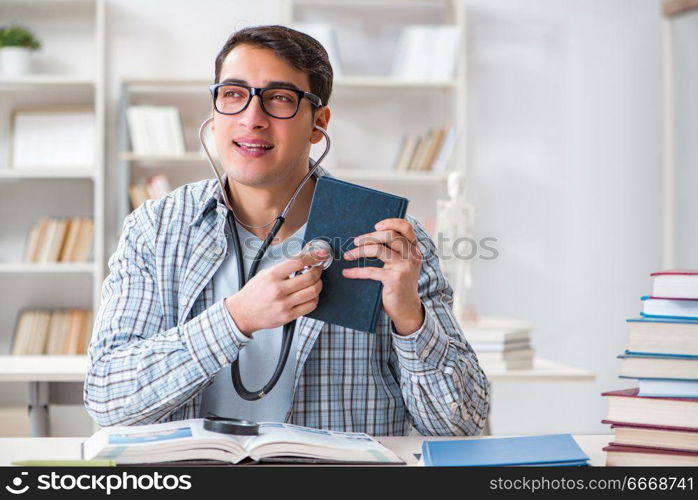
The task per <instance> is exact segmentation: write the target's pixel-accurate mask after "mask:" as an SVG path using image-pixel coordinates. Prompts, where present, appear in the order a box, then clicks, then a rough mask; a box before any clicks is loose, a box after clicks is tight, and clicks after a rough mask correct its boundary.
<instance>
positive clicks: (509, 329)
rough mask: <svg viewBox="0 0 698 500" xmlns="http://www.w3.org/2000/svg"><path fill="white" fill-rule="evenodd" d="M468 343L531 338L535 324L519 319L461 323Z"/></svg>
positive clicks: (490, 319)
mask: <svg viewBox="0 0 698 500" xmlns="http://www.w3.org/2000/svg"><path fill="white" fill-rule="evenodd" d="M461 328H462V330H463V334H464V336H465V338H466V339H467V340H468V342H475V343H477V342H504V341H509V342H514V341H524V340H528V339H529V338H530V332H531V330H533V324H531V323H529V322H527V321H521V320H517V319H507V318H497V317H481V318H479V319H478V320H477V321H463V322H461Z"/></svg>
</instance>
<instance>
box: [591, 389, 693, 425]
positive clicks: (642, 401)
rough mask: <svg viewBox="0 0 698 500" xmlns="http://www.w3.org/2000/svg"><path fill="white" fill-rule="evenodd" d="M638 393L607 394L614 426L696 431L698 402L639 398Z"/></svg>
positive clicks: (624, 391)
mask: <svg viewBox="0 0 698 500" xmlns="http://www.w3.org/2000/svg"><path fill="white" fill-rule="evenodd" d="M637 394H638V389H637V388H633V389H622V390H619V391H610V392H604V393H603V394H601V395H602V396H605V397H607V398H608V416H607V417H606V420H608V421H611V422H613V423H629V424H634V425H645V426H658V427H665V428H673V429H681V430H695V428H696V422H698V399H696V398H656V397H652V398H649V397H642V396H638V395H637Z"/></svg>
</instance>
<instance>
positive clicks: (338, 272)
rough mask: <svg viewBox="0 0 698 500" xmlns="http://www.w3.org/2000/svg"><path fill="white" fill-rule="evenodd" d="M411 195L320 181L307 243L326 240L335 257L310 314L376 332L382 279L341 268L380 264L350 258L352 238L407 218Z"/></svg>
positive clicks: (356, 328) (326, 272) (307, 234)
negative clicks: (356, 275) (355, 276)
mask: <svg viewBox="0 0 698 500" xmlns="http://www.w3.org/2000/svg"><path fill="white" fill-rule="evenodd" d="M407 203H408V201H407V199H405V198H401V197H400V196H395V195H392V194H389V193H384V192H382V191H377V190H375V189H369V188H367V187H364V186H359V185H356V184H352V183H350V182H345V181H341V180H339V179H335V178H333V177H328V176H323V177H320V178H319V179H318V180H317V183H316V185H315V193H314V194H313V201H312V203H311V205H310V215H309V217H308V225H307V226H306V230H305V238H304V239H305V242H308V241H310V240H312V239H315V238H321V239H323V240H325V241H327V242H328V243H329V244H330V246H331V247H332V253H333V256H334V259H333V262H332V265H331V266H330V267H329V268H327V269H325V270H324V271H323V272H322V292H320V300H319V302H318V306H317V308H315V310H314V311H313V312H311V313H310V314H308V315H307V316H308V317H309V318H314V319H317V320H320V321H324V322H326V323H332V324H334V325H340V326H344V327H346V328H353V329H355V330H361V331H365V332H375V331H376V326H377V323H378V317H379V316H380V312H381V306H382V302H381V293H382V290H383V285H382V283H380V282H379V281H374V280H364V279H351V278H345V277H344V276H343V275H342V270H343V269H346V268H349V267H356V266H362V267H366V266H376V267H382V266H383V262H381V261H380V260H378V259H368V258H361V259H357V260H351V261H347V260H344V259H343V257H342V256H343V254H344V252H346V251H347V250H351V249H352V248H355V246H356V245H354V238H355V237H357V236H359V235H362V234H366V233H371V232H373V231H375V230H376V229H375V225H376V223H378V222H379V221H381V220H383V219H388V218H395V217H398V218H404V217H405V213H406V212H407Z"/></svg>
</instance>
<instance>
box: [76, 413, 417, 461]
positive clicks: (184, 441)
mask: <svg viewBox="0 0 698 500" xmlns="http://www.w3.org/2000/svg"><path fill="white" fill-rule="evenodd" d="M83 454H84V459H86V460H95V459H103V458H109V459H112V460H115V461H116V463H117V464H138V463H142V464H144V463H163V462H182V461H186V462H190V461H192V462H194V461H199V462H201V461H204V462H213V461H215V462H228V463H234V464H236V463H239V462H241V461H243V460H245V459H251V460H254V461H259V462H329V463H355V464H403V463H404V462H403V461H402V460H401V459H400V458H399V457H398V456H397V455H395V453H393V452H392V451H391V450H389V449H387V448H386V447H385V446H383V445H382V444H380V443H379V442H378V441H376V440H375V439H373V438H372V437H371V436H369V435H367V434H363V433H358V432H337V431H327V430H321V429H312V428H309V427H301V426H298V425H292V424H285V423H274V422H260V423H259V435H257V436H238V435H232V434H222V433H218V432H212V431H207V430H206V429H204V427H203V419H200V418H198V419H190V420H180V421H176V422H167V423H162V424H150V425H138V426H120V427H105V428H103V429H101V430H99V431H97V432H96V433H95V434H93V435H92V437H90V439H88V440H87V441H85V443H84V445H83Z"/></svg>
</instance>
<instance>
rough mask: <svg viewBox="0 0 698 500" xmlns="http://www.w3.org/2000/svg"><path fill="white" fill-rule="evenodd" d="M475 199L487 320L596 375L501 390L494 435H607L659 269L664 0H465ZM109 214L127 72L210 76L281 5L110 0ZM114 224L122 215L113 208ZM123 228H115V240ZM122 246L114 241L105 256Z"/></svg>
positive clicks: (479, 293) (478, 286) (478, 283)
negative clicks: (526, 327) (233, 41)
mask: <svg viewBox="0 0 698 500" xmlns="http://www.w3.org/2000/svg"><path fill="white" fill-rule="evenodd" d="M465 3H466V5H467V6H468V8H469V11H468V12H469V21H468V24H469V36H468V40H469V45H470V47H469V49H470V60H469V71H470V73H469V76H470V89H469V99H470V103H469V106H470V107H469V116H468V121H469V127H470V132H469V141H470V143H469V145H470V155H471V164H470V173H471V181H472V182H471V193H472V199H473V201H474V202H475V204H476V206H477V209H478V218H477V226H478V232H479V234H480V235H482V236H495V237H497V238H498V239H499V243H498V244H497V248H498V250H499V252H500V256H499V258H498V259H497V260H494V261H490V262H484V261H478V262H477V263H476V264H475V267H474V289H473V291H472V299H473V301H474V303H475V304H476V305H477V307H478V308H479V310H480V312H481V313H483V314H487V315H506V316H511V317H519V318H524V319H528V320H532V321H533V322H534V323H535V324H536V330H535V332H534V343H535V347H536V349H537V351H538V352H539V353H540V354H541V355H543V356H545V357H547V358H550V359H557V360H559V361H564V362H567V363H571V364H575V365H577V366H580V367H584V368H588V369H592V370H595V371H597V373H598V381H597V382H595V383H578V384H526V385H519V384H516V385H514V384H499V385H497V386H496V387H495V396H494V405H495V407H496V412H497V413H496V416H495V418H494V422H493V424H494V432H495V433H497V434H505V433H514V432H518V433H524V432H553V431H560V432H606V431H607V430H608V429H607V428H606V426H603V425H601V424H600V423H599V421H600V420H601V419H602V418H603V417H604V416H605V411H606V403H605V401H603V399H602V398H601V397H600V396H599V394H600V392H602V391H603V390H610V389H614V388H620V387H623V386H626V385H627V384H624V383H621V382H620V381H619V380H618V379H617V378H616V372H617V369H618V363H617V360H616V359H615V356H616V355H617V354H618V353H620V352H621V351H622V350H623V349H624V345H625V341H626V331H625V326H624V319H625V318H627V317H630V316H633V315H635V314H636V313H637V311H638V309H639V300H638V299H639V297H640V296H641V295H642V294H644V293H646V292H647V291H648V290H649V279H648V274H649V273H650V272H651V271H654V270H656V269H657V268H658V266H659V265H660V247H661V245H660V240H659V237H660V235H661V231H660V226H659V223H660V207H661V203H660V198H659V196H660V180H661V175H660V158H661V147H660V138H661V130H660V125H661V123H660V120H661V116H662V115H661V89H660V81H661V78H660V68H661V61H660V44H661V38H660V16H659V5H660V0H624V1H621V0H585V1H584V2H579V1H573V0H564V1H562V0H526V1H524V0H467V1H466V2H465ZM107 16H108V35H107V36H108V44H107V52H108V66H107V78H108V81H109V88H108V97H109V103H108V113H109V123H108V133H107V141H108V179H107V182H108V184H107V186H108V193H107V199H108V202H109V205H108V208H107V214H115V213H117V208H118V205H117V201H116V186H117V182H116V171H115V169H116V167H117V163H116V161H115V158H116V133H117V120H116V116H117V114H116V112H117V109H118V107H117V106H118V98H119V90H120V82H121V80H122V79H125V78H149V77H181V78H201V77H207V76H209V75H212V73H213V62H214V58H215V55H216V53H217V52H218V50H219V48H220V46H221V45H222V43H223V42H224V41H225V39H226V38H227V36H228V35H229V33H230V32H232V31H233V30H235V29H236V28H237V27H240V26H242V25H245V24H249V23H271V22H277V21H279V19H280V18H281V13H280V10H279V9H278V3H277V2H272V1H258V2H242V1H236V2H231V1H230V0H199V1H197V2H184V1H179V2H173V1H171V0H170V1H165V0H151V1H148V2H142V1H137V0H108V12H107ZM112 217H113V215H112ZM120 227H121V221H117V220H113V219H111V220H108V226H107V234H108V235H110V234H115V233H117V232H118V231H119V229H120ZM114 247H115V238H111V239H110V238H108V240H107V252H108V255H109V254H110V253H111V251H113V249H114Z"/></svg>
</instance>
